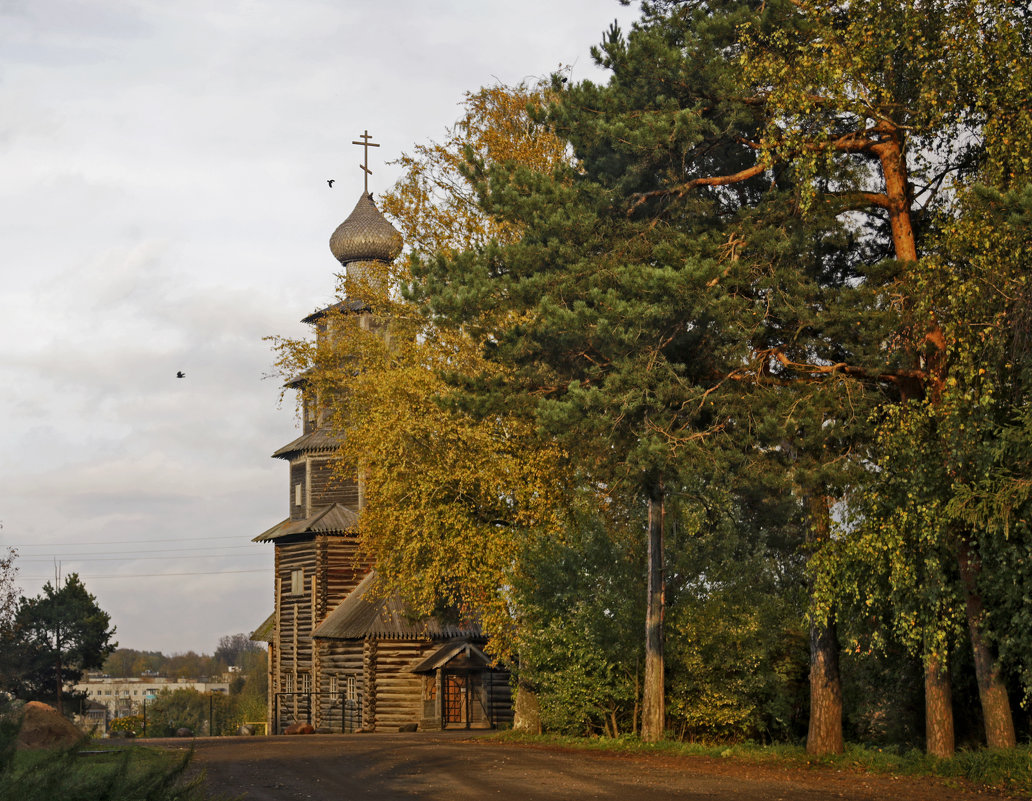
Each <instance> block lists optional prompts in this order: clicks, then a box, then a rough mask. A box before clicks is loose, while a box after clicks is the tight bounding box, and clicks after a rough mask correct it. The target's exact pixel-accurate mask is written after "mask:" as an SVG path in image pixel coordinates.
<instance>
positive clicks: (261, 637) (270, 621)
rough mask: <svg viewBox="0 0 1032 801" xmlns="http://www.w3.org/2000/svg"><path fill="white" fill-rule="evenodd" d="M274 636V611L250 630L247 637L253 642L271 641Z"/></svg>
mask: <svg viewBox="0 0 1032 801" xmlns="http://www.w3.org/2000/svg"><path fill="white" fill-rule="evenodd" d="M275 638H276V613H275V612H273V613H272V614H271V615H269V616H268V617H267V618H265V622H264V623H262V624H261V625H260V626H259V627H258V628H256V629H255V630H254V631H252V632H251V636H250V638H249V639H251V640H253V641H254V642H272V641H273V640H274V639H275Z"/></svg>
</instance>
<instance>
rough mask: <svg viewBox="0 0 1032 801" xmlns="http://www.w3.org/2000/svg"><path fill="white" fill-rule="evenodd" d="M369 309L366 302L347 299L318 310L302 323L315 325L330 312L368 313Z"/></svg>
mask: <svg viewBox="0 0 1032 801" xmlns="http://www.w3.org/2000/svg"><path fill="white" fill-rule="evenodd" d="M368 309H369V307H368V306H367V305H366V304H365V302H364V301H361V300H357V299H355V298H347V299H345V300H342V301H340V302H339V303H333V304H330V305H329V306H327V307H325V308H323V309H316V310H315V311H314V312H312V313H311V314H309V315H308V316H307V317H305V318H304V319H303V320H302V321H301V322H302V323H309V324H310V323H315V322H318V321H319V320H320V319H322V318H323V317H325V316H326V315H327V314H329V313H330V312H361V311H368Z"/></svg>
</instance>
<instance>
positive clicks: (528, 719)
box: [512, 680, 541, 734]
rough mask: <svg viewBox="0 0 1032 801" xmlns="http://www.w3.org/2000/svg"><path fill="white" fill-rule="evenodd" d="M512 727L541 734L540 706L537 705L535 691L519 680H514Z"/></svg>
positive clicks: (514, 729)
mask: <svg viewBox="0 0 1032 801" xmlns="http://www.w3.org/2000/svg"><path fill="white" fill-rule="evenodd" d="M512 729H513V731H521V732H526V733H527V734H541V707H540V706H539V705H538V697H537V693H536V692H534V690H533V689H532V688H531V687H530V686H529V685H527V684H524V683H523V682H522V681H519V680H517V682H516V703H515V704H514V709H513V720H512Z"/></svg>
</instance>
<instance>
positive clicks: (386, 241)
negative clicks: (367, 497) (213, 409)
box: [252, 137, 512, 734]
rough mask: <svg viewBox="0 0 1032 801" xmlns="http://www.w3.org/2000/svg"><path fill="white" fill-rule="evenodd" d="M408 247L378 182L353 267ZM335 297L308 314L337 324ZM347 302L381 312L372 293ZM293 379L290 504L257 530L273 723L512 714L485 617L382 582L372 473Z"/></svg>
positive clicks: (355, 218) (367, 202) (479, 722)
mask: <svg viewBox="0 0 1032 801" xmlns="http://www.w3.org/2000/svg"><path fill="white" fill-rule="evenodd" d="M366 142H367V143H368V138H367V137H366ZM356 144H359V143H356ZM366 153H367V154H368V149H367V150H366ZM367 167H368V164H367V165H366V167H364V169H366V172H367V175H368V169H367ZM401 248H402V239H401V235H400V234H399V233H398V231H397V230H396V229H395V228H394V226H393V225H391V223H390V222H388V221H387V219H386V218H385V217H384V216H383V215H382V214H381V213H380V211H379V209H378V208H377V207H376V204H375V203H374V202H373V198H372V196H371V195H370V194H369V193H368V187H367V190H366V192H364V193H363V194H362V196H361V197H360V198H359V200H358V204H357V205H356V206H355V209H354V211H352V213H351V215H350V216H349V217H348V218H347V219H346V220H345V221H344V222H343V223H341V224H340V226H338V228H337V229H336V230H335V231H334V232H333V235H332V237H331V238H330V250H331V251H332V252H333V255H334V256H335V257H336V258H337V260H338V261H339V262H340V264H341V265H342V266H343V268H344V269H345V270H347V271H349V273H350V274H351V275H356V274H362V272H363V271H368V270H371V269H375V267H376V265H375V262H391V261H393V260H394V259H395V258H397V256H398V255H399V253H400V252H401ZM331 308H334V307H329V308H327V309H322V310H320V311H317V312H315V313H314V314H311V315H310V316H308V317H306V318H305V319H304V321H303V322H305V323H308V324H310V325H312V326H314V327H315V329H316V331H317V334H325V332H326V330H327V326H326V320H325V318H326V316H327V313H328V312H329V311H330V309H331ZM337 308H340V309H341V310H343V311H344V312H345V313H349V314H357V315H364V316H366V317H367V319H368V320H369V321H370V322H371V315H369V312H368V310H367V309H366V307H365V306H364V305H363V304H362V303H359V302H357V301H354V300H349V299H347V298H345V299H344V300H343V301H342V302H341V303H340V304H338V306H337ZM365 322H366V321H363V323H365ZM363 327H366V326H365V325H363ZM318 340H319V337H318V336H317V341H318ZM288 386H290V387H292V388H294V389H296V390H297V391H298V392H300V393H301V399H300V400H301V404H300V406H301V409H302V418H303V429H302V434H301V436H300V437H298V438H297V439H295V440H294V441H293V442H291V443H289V444H288V445H285V446H284V447H282V448H280V449H279V450H278V451H276V452H275V453H274V454H273V457H274V458H277V459H283V460H285V461H286V462H288V463H289V465H290V471H289V476H290V488H289V508H290V513H289V515H288V516H287V517H286V519H285V520H283V521H281V522H279V523H277V524H276V525H275V526H273V527H272V528H270V529H269V530H268V531H266V532H265V533H263V534H260V535H259V536H258V537H256V538H255V539H254V541H255V542H261V543H269V544H271V545H272V547H273V549H274V552H275V576H276V578H275V608H274V611H273V613H272V615H271V616H270V617H269V618H268V619H267V620H266V621H265V622H264V623H263V624H262V625H261V626H260V627H259V628H258V629H257V630H256V631H255V632H254V634H253V635H252V638H253V639H255V640H261V641H265V642H267V643H268V648H269V652H268V653H269V708H268V731H269V733H270V734H277V733H282V732H283V731H284V730H285V729H286V728H287V727H288V726H290V725H293V724H297V723H302V724H303V723H309V724H311V725H312V726H313V727H314V728H315V729H316V730H317V731H323V732H345V733H350V732H358V731H399V730H403V731H404V730H417V729H418V730H440V729H449V728H491V727H495V726H497V725H499V724H508V723H510V722H511V721H512V703H511V696H510V692H509V676H508V673H507V672H505V671H504V670H500V669H498V668H495V667H492V664H491V659H490V658H489V657H488V656H487V655H486V654H485V653H484V650H483V649H484V645H485V642H486V641H485V638H484V636H483V634H482V632H481V631H480V629H479V628H478V627H476V626H458V625H452V624H448V623H445V622H442V621H439V620H436V619H433V618H429V619H427V618H423V619H417V618H415V617H413V616H412V615H411V614H409V612H408V610H407V609H406V607H405V604H404V603H403V602H402V601H401V599H399V598H397V597H391V596H387V595H385V594H383V593H381V592H378V591H377V574H376V570H375V567H374V565H372V564H370V563H368V562H367V561H363V559H362V558H361V557H360V556H359V554H358V547H357V536H358V528H359V526H360V525H361V518H362V508H363V505H364V500H363V497H362V488H361V484H360V482H356V481H347V480H342V479H341V478H340V477H339V476H337V475H335V473H334V467H333V463H334V456H335V453H336V450H337V446H338V441H337V439H336V437H335V434H334V432H333V431H332V430H331V429H330V428H329V422H328V416H327V415H325V414H321V413H320V410H319V409H318V408H317V404H316V399H315V397H314V394H315V393H314V392H309V391H308V390H307V387H306V383H305V380H304V376H300V377H298V378H296V379H295V380H294V381H292V382H290V383H289V384H288Z"/></svg>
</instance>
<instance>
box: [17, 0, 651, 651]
mask: <svg viewBox="0 0 1032 801" xmlns="http://www.w3.org/2000/svg"><path fill="white" fill-rule="evenodd" d="M635 16H636V11H635V9H632V8H624V7H622V6H620V5H618V4H617V3H616V2H615V0H562V2H555V1H554V0H551V1H546V0H521V2H518V3H514V2H511V0H510V1H508V2H495V1H494V0H468V1H465V2H464V1H462V0H452V2H447V1H445V0H438V1H437V2H435V1H434V0H397V1H396V2H390V0H384V2H380V3H374V2H359V0H220V2H217V3H213V2H211V0H0V109H2V110H3V113H2V114H0V247H2V250H0V275H2V279H3V284H2V289H0V344H2V347H0V421H2V422H0V455H2V459H0V524H2V526H3V528H2V529H0V546H14V547H16V548H17V549H18V552H19V558H18V566H19V569H20V573H19V576H18V583H19V585H20V586H21V587H22V589H23V590H24V592H25V593H26V594H29V595H33V594H36V593H37V592H38V591H39V590H40V588H41V586H42V584H43V582H44V581H45V580H47V579H48V578H53V576H54V574H55V569H57V568H59V569H60V571H61V574H62V575H67V574H68V573H69V572H72V571H77V572H78V573H79V574H80V576H82V578H83V580H84V582H85V584H86V586H87V588H88V589H89V590H90V591H91V592H93V593H94V594H95V595H96V596H97V600H98V601H99V603H100V605H101V607H102V608H103V609H105V610H106V611H108V612H109V613H110V614H111V616H112V618H113V622H114V624H115V625H116V626H117V627H118V633H117V640H118V642H119V644H120V645H122V646H124V647H131V648H139V649H147V650H161V651H164V652H166V653H173V652H182V651H186V650H196V651H199V652H200V651H205V652H209V653H210V652H211V651H213V650H214V648H215V647H216V645H217V643H218V638H219V637H220V636H221V635H223V634H233V633H236V632H241V631H248V632H249V631H251V630H252V629H254V628H255V627H256V626H257V625H258V624H259V623H261V622H262V620H263V619H264V618H265V617H266V615H268V614H269V612H271V611H272V601H273V599H272V586H273V582H272V548H271V546H270V545H258V544H253V543H251V538H252V537H254V536H256V535H257V534H260V533H261V532H263V531H264V530H266V529H267V528H269V527H270V526H272V525H273V524H274V523H276V522H278V521H279V520H281V519H282V518H283V517H285V516H286V513H287V509H288V506H287V504H288V486H287V485H288V480H287V467H286V465H285V464H284V463H283V462H281V461H279V460H273V459H270V458H269V455H270V454H271V453H272V452H273V451H274V450H276V449H277V448H278V447H280V446H281V445H284V444H286V443H287V442H289V441H290V440H292V439H293V438H294V437H296V436H297V432H296V428H295V420H294V418H293V404H292V402H287V403H284V404H283V406H282V407H281V406H280V405H279V386H278V381H277V380H276V379H273V378H267V377H266V376H267V375H268V374H270V373H271V372H272V355H271V352H270V350H269V347H268V344H267V343H266V342H263V341H262V338H263V337H264V336H267V335H270V334H281V335H287V336H296V335H298V334H300V333H302V330H303V328H304V326H302V325H301V324H300V323H299V322H298V321H299V320H300V318H301V317H303V316H305V315H306V314H308V313H309V312H311V311H312V310H313V309H315V308H317V307H320V306H322V305H325V304H326V302H327V301H329V300H330V299H331V297H332V292H333V287H334V277H333V276H334V271H335V269H336V267H337V265H336V262H335V261H334V259H333V257H332V256H331V255H330V252H329V248H328V245H327V241H328V239H329V235H330V233H331V232H332V231H333V230H334V228H335V227H336V226H337V225H338V224H339V223H340V222H341V221H342V220H343V219H344V218H345V217H346V216H347V215H348V214H349V213H350V212H351V209H352V207H353V206H354V204H355V202H356V200H357V199H358V196H359V194H360V193H361V190H362V175H361V172H360V171H359V169H358V167H357V164H358V163H359V162H360V161H361V152H362V151H361V148H358V147H354V146H352V145H351V144H350V143H351V141H352V140H354V139H356V138H357V137H358V135H359V134H361V133H362V132H363V130H365V129H368V130H369V132H370V133H371V134H372V135H373V137H374V141H377V142H379V143H380V144H381V147H380V148H379V149H377V150H371V151H370V154H371V155H370V163H371V166H372V168H373V171H374V174H373V176H372V178H371V181H370V189H371V190H372V191H374V193H375V192H377V191H381V190H384V189H386V188H388V187H389V186H390V184H391V183H393V181H394V180H395V179H396V178H397V176H398V173H397V170H396V168H394V167H391V166H389V165H385V164H383V162H384V161H389V160H391V159H394V158H397V157H398V155H399V154H400V153H401V151H402V150H406V149H410V148H411V146H412V145H413V144H415V143H418V142H425V141H427V140H429V139H434V138H440V137H441V136H442V134H443V132H444V129H445V126H447V125H450V124H451V123H453V122H454V121H455V119H456V118H457V117H458V115H459V113H460V112H459V108H458V103H459V102H460V101H461V99H462V96H463V93H464V92H465V91H468V90H475V89H477V88H479V87H480V86H482V85H485V84H490V83H494V82H495V81H496V80H500V81H502V82H506V83H514V82H518V81H520V80H523V79H526V78H531V79H532V78H534V77H537V76H543V75H546V74H548V73H549V72H551V71H552V70H554V69H555V68H556V67H557V66H558V65H559V64H564V65H572V67H573V71H572V77H573V79H574V80H579V79H585V78H588V79H592V80H605V75H604V74H602V73H601V72H599V71H598V70H597V69H596V68H595V67H594V65H593V64H592V62H591V58H590V55H589V52H588V51H589V48H590V47H591V45H593V44H596V43H597V42H599V41H600V40H601V38H602V34H603V31H604V30H605V28H606V27H607V26H608V25H609V23H611V22H612V21H613V20H614V19H620V20H622V21H624V22H625V23H626V22H628V21H629V20H631V19H634V18H635ZM328 178H335V179H336V183H335V185H334V188H333V189H332V190H330V189H329V188H328V187H327V185H326V180H327V179H328ZM177 370H182V371H184V372H185V373H186V378H184V379H182V380H177V378H176V371H177Z"/></svg>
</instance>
